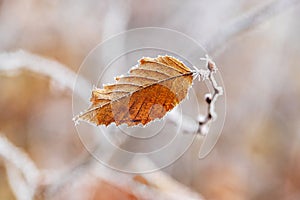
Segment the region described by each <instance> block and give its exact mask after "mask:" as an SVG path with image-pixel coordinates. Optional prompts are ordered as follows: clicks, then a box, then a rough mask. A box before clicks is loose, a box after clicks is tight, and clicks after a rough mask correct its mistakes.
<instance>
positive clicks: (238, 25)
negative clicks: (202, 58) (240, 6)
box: [204, 0, 300, 53]
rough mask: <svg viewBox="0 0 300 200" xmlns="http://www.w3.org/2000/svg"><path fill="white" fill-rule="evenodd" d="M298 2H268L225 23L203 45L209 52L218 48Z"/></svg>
mask: <svg viewBox="0 0 300 200" xmlns="http://www.w3.org/2000/svg"><path fill="white" fill-rule="evenodd" d="M298 3H300V1H299V0H275V1H271V2H270V3H268V4H266V5H264V6H262V7H260V8H257V9H254V10H252V11H250V12H249V13H246V14H245V15H242V16H241V17H240V18H238V19H236V20H234V21H233V22H231V23H230V24H229V25H225V26H224V27H223V28H221V29H220V30H219V31H218V32H217V33H216V34H213V35H212V37H210V38H209V39H208V41H207V42H204V47H205V48H206V50H207V51H208V52H209V53H213V52H215V51H217V50H218V48H219V47H221V46H224V44H225V43H226V42H227V41H228V40H230V39H232V38H233V37H235V36H237V35H238V34H240V33H242V32H244V31H247V30H249V29H251V28H253V27H255V26H257V25H259V24H261V23H262V22H265V21H266V20H267V19H269V18H271V17H273V16H275V15H278V14H280V13H282V12H284V11H286V10H287V9H289V8H291V7H293V6H295V5H297V4H298Z"/></svg>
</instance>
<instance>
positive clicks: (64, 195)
mask: <svg viewBox="0 0 300 200" xmlns="http://www.w3.org/2000/svg"><path fill="white" fill-rule="evenodd" d="M274 2H281V3H279V4H278V3H277V4H276V3H275V5H276V6H273V7H272V6H270V7H269V8H270V9H269V10H264V9H260V8H264V6H266V5H274ZM286 5H288V6H286ZM249 13H250V14H249ZM252 13H257V15H255V16H256V17H257V18H251V17H250V18H249V16H252V15H251V14H252ZM264 15H267V16H269V17H264ZM299 19H300V6H299V5H297V1H292V0H286V1H283V0H281V1H258V0H252V1H246V0H241V1H237V0H223V1H215V0H214V1H208V0H199V1H196V0H186V1H179V0H176V1H173V0H166V1H158V0H153V1H137V0H124V1H117V0H116V1H114V0H111V1H108V0H101V1H96V0H88V1H80V0H72V1H71V0H65V1H58V0H27V1H21V0H0V55H3V54H7V53H10V52H16V51H18V50H24V51H27V52H31V53H32V54H34V55H37V56H40V57H42V58H45V59H47V60H55V61H57V62H59V63H61V64H63V65H65V66H67V67H68V68H69V69H70V70H71V71H74V72H76V71H77V70H78V69H79V66H80V64H81V63H82V61H83V59H84V58H85V56H86V55H87V54H88V52H89V51H90V50H91V49H92V48H94V47H95V46H96V45H97V44H99V43H100V42H101V41H103V40H105V39H107V38H109V37H111V36H113V35H114V34H117V33H119V32H121V31H125V30H128V29H132V28H137V27H145V26H157V27H164V28H171V29H174V30H177V31H180V32H183V33H185V34H187V35H189V36H191V37H192V38H194V39H195V40H197V41H198V42H199V43H201V44H203V45H204V46H205V47H207V49H208V51H209V54H210V55H211V57H212V58H213V59H214V61H215V62H216V63H217V64H218V66H219V70H220V71H221V73H222V77H223V81H224V84H225V87H226V88H225V89H226V96H227V116H226V121H225V126H224V128H223V132H222V135H221V137H220V139H219V141H218V143H217V145H216V146H215V148H214V149H213V151H212V152H211V153H210V154H209V156H207V157H206V158H205V159H203V160H198V159H197V154H198V148H199V146H197V144H195V145H192V147H191V148H190V149H189V150H188V151H187V152H186V153H185V154H184V156H182V157H181V158H180V159H179V160H177V161H176V162H175V163H174V164H173V165H171V166H169V167H167V168H165V169H163V170H162V172H161V173H163V174H167V175H170V179H171V180H172V181H175V182H178V184H180V186H182V187H185V188H188V190H190V191H191V192H192V193H193V194H194V193H198V194H199V198H202V197H203V199H224V200H225V199H230V200H235V199H256V200H260V199H261V200H266V199H288V200H294V199H295V200H296V199H300V170H299V169H300V123H299V121H300V117H299V115H300V101H299V100H300V78H299V75H300V67H299V65H300V59H299V56H300V54H299V52H300V37H299V36H300V24H299ZM226 34H227V35H226ZM224 38H225V39H224ZM0 57H1V56H0ZM0 60H1V59H0ZM11 62H14V60H12V61H11ZM4 64H5V63H4V62H2V63H1V62H0V132H1V134H2V135H4V136H5V137H6V138H7V139H8V140H9V141H10V142H11V143H12V144H13V145H15V146H17V147H19V148H20V149H22V151H24V152H25V153H26V154H28V155H29V157H30V159H31V160H32V161H33V163H35V165H36V166H37V168H38V169H39V170H42V171H44V172H47V171H49V173H50V172H53V174H54V175H53V177H50V179H51V178H53V180H58V179H59V178H60V174H62V173H61V172H62V171H63V172H65V171H68V170H69V169H70V168H76V164H78V157H79V156H78V155H83V154H85V153H86V152H85V149H84V147H83V146H82V144H81V142H80V141H79V139H78V137H77V135H76V130H75V128H74V123H73V121H72V120H71V119H72V117H73V114H72V91H70V90H68V89H64V88H61V87H60V86H59V85H57V83H56V82H53V81H51V79H50V78H49V77H45V76H42V75H40V74H38V73H33V72H31V71H30V70H22V71H17V72H16V71H15V70H13V71H10V70H1V68H5V66H3V65H4ZM21 65H22V64H21ZM25 67H26V66H25ZM191 106H192V105H191ZM0 149H1V148H0ZM86 154H87V153H86ZM0 155H1V153H0ZM87 155H88V154H87ZM4 163H5V156H4V159H3V158H1V156H0V199H6V200H10V199H16V196H17V195H15V194H14V193H15V192H14V189H12V187H11V185H12V183H11V182H12V181H10V180H9V178H8V177H9V176H7V166H8V165H7V164H4ZM74 166H75V167H74ZM55 176H57V177H58V178H57V179H55V178H54V177H55ZM10 177H11V176H10ZM134 178H135V179H134V180H136V182H138V183H140V184H143V185H145V186H146V187H152V186H151V180H147V179H145V178H143V177H142V176H135V177H134ZM48 179H49V177H48V178H47V180H39V181H40V182H39V184H38V190H37V191H38V192H37V193H40V195H38V196H35V198H36V199H143V197H142V195H140V196H138V195H137V194H136V193H135V192H134V186H130V187H120V186H116V185H114V184H113V183H111V182H109V181H105V180H100V179H99V178H95V177H94V176H92V173H91V172H89V171H83V172H81V171H79V172H78V173H77V174H76V178H75V179H74V180H73V179H72V181H70V182H68V181H65V182H64V183H63V185H64V187H62V188H63V189H61V190H57V191H58V192H52V193H51V191H50V192H49V188H48V185H49V184H50V183H51V180H48ZM116 179H120V181H121V182H122V176H121V175H120V177H117V178H116ZM52 183H53V184H55V181H52ZM75 183H76V184H75ZM161 184H163V183H161ZM52 190H54V189H53V188H52ZM55 191H56V190H55ZM75 194H76V195H75ZM72 195H73V196H72ZM200 195H201V196H202V197H200ZM75 197H76V198H75ZM25 199H26V198H25ZM144 199H151V198H147V197H144Z"/></svg>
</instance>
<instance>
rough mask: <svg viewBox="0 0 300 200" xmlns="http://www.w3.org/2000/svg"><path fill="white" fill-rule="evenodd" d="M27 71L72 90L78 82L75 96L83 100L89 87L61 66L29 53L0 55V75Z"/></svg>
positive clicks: (19, 52) (85, 82) (20, 52)
mask: <svg viewBox="0 0 300 200" xmlns="http://www.w3.org/2000/svg"><path fill="white" fill-rule="evenodd" d="M22 69H23V70H24V69H25V70H29V71H31V72H35V73H39V74H41V75H44V76H47V77H49V78H50V79H51V80H52V81H56V82H58V83H59V85H60V86H62V87H65V88H68V89H69V90H71V91H72V90H73V86H74V84H75V81H78V82H79V83H78V85H79V86H80V89H79V90H75V91H74V92H77V95H79V96H80V97H81V98H83V99H85V98H86V97H85V96H84V95H83V92H82V91H89V90H90V88H91V86H90V84H89V82H87V81H86V80H84V79H83V78H82V77H79V76H78V77H77V74H76V73H74V72H73V71H71V70H69V69H68V67H66V66H64V65H63V64H61V63H59V62H57V61H54V60H51V59H47V58H43V57H41V56H38V55H34V54H31V53H29V52H26V51H23V50H19V51H16V52H12V53H2V54H0V73H1V72H3V73H11V72H14V71H19V70H22Z"/></svg>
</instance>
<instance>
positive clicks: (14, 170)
mask: <svg viewBox="0 0 300 200" xmlns="http://www.w3.org/2000/svg"><path fill="white" fill-rule="evenodd" d="M0 157H2V158H3V159H4V161H5V166H6V170H7V175H8V180H9V183H10V186H11V187H12V190H13V192H14V194H15V196H16V197H17V199H19V200H23V199H24V200H25V199H31V198H32V197H33V195H34V193H35V189H36V187H37V184H38V181H39V177H40V171H39V170H38V169H37V167H36V166H35V164H34V163H33V161H32V160H31V159H30V158H29V157H28V155H27V154H25V153H24V152H23V151H22V150H20V149H19V148H17V147H15V146H14V145H13V144H12V143H10V142H9V141H8V140H7V139H6V137H4V136H2V135H1V133H0ZM20 172H21V173H20ZM24 179H25V180H24Z"/></svg>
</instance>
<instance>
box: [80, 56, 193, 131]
mask: <svg viewBox="0 0 300 200" xmlns="http://www.w3.org/2000/svg"><path fill="white" fill-rule="evenodd" d="M193 74H194V72H193V71H191V70H190V69H189V68H188V67H186V66H185V65H184V64H183V63H182V62H181V61H179V60H178V59H176V58H174V57H171V56H158V57H157V58H142V59H141V60H140V61H139V65H138V66H137V67H134V68H132V69H131V70H130V71H129V73H128V74H127V75H125V76H121V77H117V78H116V83H115V84H112V85H105V86H104V87H103V89H97V88H96V89H94V90H93V91H92V97H91V102H92V105H91V106H90V108H89V109H88V110H87V111H85V112H84V113H83V114H80V115H79V116H77V117H76V119H75V120H76V121H78V120H84V121H88V122H91V123H94V124H97V125H101V124H104V125H106V126H107V125H109V124H110V123H112V122H115V123H116V125H120V124H123V123H126V124H127V125H128V126H134V125H138V124H143V125H145V124H147V123H149V122H151V121H152V120H154V119H160V118H162V117H163V116H164V115H165V114H166V113H167V112H168V111H170V110H172V109H173V108H174V107H175V106H176V105H177V104H178V103H180V102H181V101H182V100H183V99H184V98H185V97H186V95H187V92H188V89H189V88H190V86H191V85H192V81H193Z"/></svg>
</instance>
